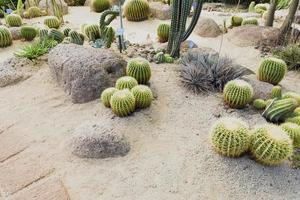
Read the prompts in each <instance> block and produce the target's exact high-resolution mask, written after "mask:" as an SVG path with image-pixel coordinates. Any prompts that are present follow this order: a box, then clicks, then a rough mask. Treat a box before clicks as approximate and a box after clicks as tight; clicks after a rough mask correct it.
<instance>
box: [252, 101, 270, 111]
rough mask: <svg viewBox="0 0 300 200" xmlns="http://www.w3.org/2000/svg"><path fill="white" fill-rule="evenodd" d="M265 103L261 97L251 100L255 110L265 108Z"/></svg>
mask: <svg viewBox="0 0 300 200" xmlns="http://www.w3.org/2000/svg"><path fill="white" fill-rule="evenodd" d="M266 105H267V103H266V101H265V100H263V99H255V100H254V101H253V107H254V108H255V109H257V110H263V109H265V108H266Z"/></svg>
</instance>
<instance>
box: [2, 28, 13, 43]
mask: <svg viewBox="0 0 300 200" xmlns="http://www.w3.org/2000/svg"><path fill="white" fill-rule="evenodd" d="M11 44H12V35H11V32H10V30H9V29H8V28H6V27H5V26H0V47H1V48H3V47H8V46H10V45H11Z"/></svg>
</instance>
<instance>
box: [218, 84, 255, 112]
mask: <svg viewBox="0 0 300 200" xmlns="http://www.w3.org/2000/svg"><path fill="white" fill-rule="evenodd" d="M223 96H224V100H225V102H226V103H227V104H228V105H229V106H230V107H231V108H243V107H245V106H246V105H247V104H248V103H249V102H250V101H251V100H252V97H253V88H252V86H251V85H250V84H249V83H247V82H246V81H243V80H232V81H229V82H228V83H227V84H226V85H225V87H224V91H223Z"/></svg>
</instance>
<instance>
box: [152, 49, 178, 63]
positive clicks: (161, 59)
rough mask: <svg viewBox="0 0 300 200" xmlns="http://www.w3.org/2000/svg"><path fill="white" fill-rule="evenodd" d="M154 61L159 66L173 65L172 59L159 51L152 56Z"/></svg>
mask: <svg viewBox="0 0 300 200" xmlns="http://www.w3.org/2000/svg"><path fill="white" fill-rule="evenodd" d="M154 61H155V63H157V64H160V63H173V62H174V58H173V57H172V56H171V55H170V54H167V53H164V52H162V51H160V52H158V53H156V54H155V55H154Z"/></svg>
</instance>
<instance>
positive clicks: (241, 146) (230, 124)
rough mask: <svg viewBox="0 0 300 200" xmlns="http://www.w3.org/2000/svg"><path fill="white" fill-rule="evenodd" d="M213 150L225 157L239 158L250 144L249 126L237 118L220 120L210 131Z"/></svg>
mask: <svg viewBox="0 0 300 200" xmlns="http://www.w3.org/2000/svg"><path fill="white" fill-rule="evenodd" d="M210 136H211V141H212V145H213V148H214V150H215V151H216V152H217V153H219V154H221V155H223V156H227V157H239V156H241V155H242V154H243V153H245V152H246V151H247V150H248V148H249V144H250V134H249V126H248V124H247V123H245V122H244V121H242V120H240V119H238V118H222V119H220V120H219V121H217V122H216V123H215V124H214V125H213V126H212V128H211V131H210Z"/></svg>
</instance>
